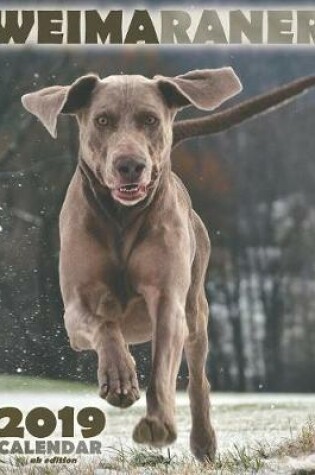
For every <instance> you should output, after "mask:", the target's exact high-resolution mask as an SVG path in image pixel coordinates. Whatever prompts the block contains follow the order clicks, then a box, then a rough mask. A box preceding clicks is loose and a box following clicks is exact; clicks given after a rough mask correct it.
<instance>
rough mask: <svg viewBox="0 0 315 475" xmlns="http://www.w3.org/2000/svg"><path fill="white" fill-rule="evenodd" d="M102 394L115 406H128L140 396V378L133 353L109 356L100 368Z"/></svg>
mask: <svg viewBox="0 0 315 475" xmlns="http://www.w3.org/2000/svg"><path fill="white" fill-rule="evenodd" d="M99 386H100V393H99V394H100V396H101V398H103V399H105V400H106V401H107V402H108V403H109V404H111V405H112V406H115V407H120V408H126V407H129V406H131V405H132V404H133V403H134V402H136V401H137V400H138V399H139V398H140V391H139V384H138V378H137V374H136V371H135V364H134V361H133V359H132V357H131V355H128V354H127V355H125V356H123V357H122V356H120V357H116V358H113V359H112V358H108V359H107V364H106V366H105V367H104V368H102V369H99Z"/></svg>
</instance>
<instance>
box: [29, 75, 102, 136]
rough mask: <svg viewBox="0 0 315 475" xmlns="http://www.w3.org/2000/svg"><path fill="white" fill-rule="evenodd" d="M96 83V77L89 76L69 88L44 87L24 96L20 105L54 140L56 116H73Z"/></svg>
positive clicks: (83, 104) (87, 100)
mask: <svg viewBox="0 0 315 475" xmlns="http://www.w3.org/2000/svg"><path fill="white" fill-rule="evenodd" d="M98 81H99V77H98V76H96V75H94V74H89V75H87V76H82V77H81V78H79V79H77V80H76V81H75V82H74V83H73V84H72V85H71V86H52V87H45V88H44V89H41V90H39V91H36V92H31V93H30V94H25V95H24V96H23V97H22V104H23V106H24V107H25V109H26V110H28V111H29V112H31V113H32V114H34V115H35V116H36V117H37V118H38V119H39V120H40V121H41V122H42V124H43V125H44V126H45V127H46V129H47V130H48V132H49V133H50V134H51V135H52V137H54V138H56V137H57V119H58V115H59V114H75V113H76V112H77V111H78V110H79V109H81V108H82V107H84V106H86V105H87V104H88V102H89V99H90V97H91V93H92V91H93V89H94V88H95V86H96V84H97V82H98Z"/></svg>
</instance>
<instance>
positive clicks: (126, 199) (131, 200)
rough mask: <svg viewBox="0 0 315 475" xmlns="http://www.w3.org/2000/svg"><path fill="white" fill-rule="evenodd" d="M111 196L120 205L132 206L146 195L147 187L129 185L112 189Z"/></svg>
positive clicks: (135, 184)
mask: <svg viewBox="0 0 315 475" xmlns="http://www.w3.org/2000/svg"><path fill="white" fill-rule="evenodd" d="M111 192H112V196H113V198H114V199H115V200H117V201H120V202H121V203H122V204H127V205H133V204H136V203H137V202H139V201H141V200H143V199H144V198H145V197H146V196H147V193H148V185H143V184H139V183H130V184H128V185H122V186H120V187H118V188H114V189H112V191H111Z"/></svg>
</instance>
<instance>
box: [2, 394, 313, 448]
mask: <svg viewBox="0 0 315 475" xmlns="http://www.w3.org/2000/svg"><path fill="white" fill-rule="evenodd" d="M3 406H15V407H18V408H20V409H21V410H22V411H23V413H24V414H25V413H27V412H28V411H29V410H31V409H32V408H34V407H38V406H45V407H47V408H49V409H51V410H52V411H53V412H55V413H57V411H58V410H60V409H62V408H63V407H64V406H73V407H75V408H76V409H77V410H79V409H82V408H84V407H87V406H94V407H99V408H101V409H102V410H104V411H105V414H106V417H107V425H106V429H105V431H104V432H103V435H102V446H103V449H106V447H120V446H123V447H126V446H128V447H132V446H133V443H132V438H131V434H132V430H133V427H134V425H135V424H136V422H137V421H138V419H139V418H140V417H141V416H142V415H143V414H144V412H145V397H144V394H143V395H142V397H141V399H140V400H139V401H138V402H137V403H136V404H135V405H134V406H133V407H131V408H129V409H124V410H121V409H116V408H113V407H111V406H109V405H108V404H107V403H105V402H104V401H103V400H101V399H100V398H99V397H98V395H97V391H96V389H94V388H93V389H91V390H86V391H78V392H77V393H76V392H74V391H73V390H71V391H69V390H65V391H58V392H45V391H38V392H36V391H29V390H22V391H21V390H19V391H10V392H6V391H4V390H3V389H2V390H1V389H0V407H3ZM212 414H213V423H214V426H215V428H216V431H217V436H218V443H219V450H220V452H224V451H226V450H227V449H229V448H233V446H234V445H235V444H237V445H238V446H247V447H250V446H255V444H257V443H268V444H271V445H274V444H277V443H280V442H281V441H283V440H284V439H287V438H291V437H294V436H295V435H296V433H297V431H298V430H299V429H300V428H301V427H302V425H303V424H305V422H306V421H307V420H308V418H311V417H313V418H314V417H315V395H301V394H283V395H282V394H213V395H212ZM177 420H178V440H177V442H176V443H175V444H174V445H173V446H172V449H171V453H184V454H187V452H188V447H189V443H188V440H189V428H190V414H189V402H188V397H187V395H186V394H185V393H178V396H177ZM1 425H3V421H2V423H0V426H1ZM60 435H61V434H60V427H59V425H58V426H57V429H56V432H55V433H54V438H56V439H57V438H59V437H60Z"/></svg>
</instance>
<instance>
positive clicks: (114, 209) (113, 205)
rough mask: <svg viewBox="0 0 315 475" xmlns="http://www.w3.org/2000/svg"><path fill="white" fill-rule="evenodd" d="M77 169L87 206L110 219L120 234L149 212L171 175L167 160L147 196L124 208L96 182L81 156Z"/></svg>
mask: <svg viewBox="0 0 315 475" xmlns="http://www.w3.org/2000/svg"><path fill="white" fill-rule="evenodd" d="M78 168H79V171H80V174H81V178H82V182H83V191H84V194H85V197H86V199H87V201H88V202H89V204H90V205H91V206H92V207H93V209H95V208H96V209H97V210H98V212H99V213H101V214H102V215H103V216H105V217H106V218H108V219H110V220H111V221H112V222H113V223H114V224H115V225H116V227H117V228H118V230H119V231H121V232H123V231H124V230H125V229H126V228H128V226H129V225H130V224H131V223H132V222H134V221H135V220H136V219H137V218H138V217H139V216H140V215H142V214H143V212H144V211H146V210H149V208H150V206H151V204H152V203H153V202H154V200H156V199H157V197H158V196H160V195H161V193H162V194H163V193H164V192H165V188H166V186H167V183H168V182H169V177H170V174H171V162H170V160H169V161H168V162H166V163H165V165H164V166H163V168H162V170H161V171H160V173H159V174H158V176H157V177H156V180H155V182H154V183H153V186H152V188H151V190H150V192H149V194H148V196H147V197H146V198H145V199H144V200H142V201H140V202H139V203H137V204H135V205H134V206H124V205H122V204H121V203H119V202H117V201H116V200H114V199H113V197H112V195H111V192H110V189H109V188H108V187H106V186H104V185H103V184H102V183H101V182H100V181H99V180H98V178H97V177H96V176H95V174H94V173H93V171H92V170H91V168H90V167H89V166H88V165H87V163H86V161H85V160H84V158H83V157H82V156H79V163H78Z"/></svg>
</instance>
